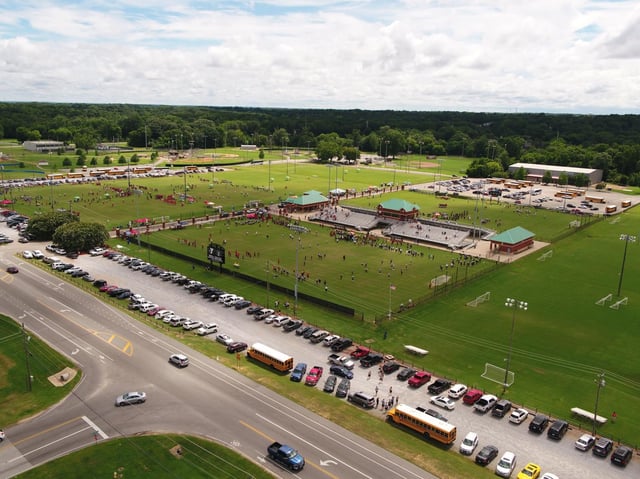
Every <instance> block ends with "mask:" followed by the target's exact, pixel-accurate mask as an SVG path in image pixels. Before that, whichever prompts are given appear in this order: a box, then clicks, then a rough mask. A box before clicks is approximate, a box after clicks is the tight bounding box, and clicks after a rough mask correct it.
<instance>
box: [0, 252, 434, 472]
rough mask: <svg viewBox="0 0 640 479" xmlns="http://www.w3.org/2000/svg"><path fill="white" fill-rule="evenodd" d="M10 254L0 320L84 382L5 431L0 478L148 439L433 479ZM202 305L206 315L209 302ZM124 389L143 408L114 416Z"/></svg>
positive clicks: (5, 256) (319, 467)
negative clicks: (272, 449) (196, 440)
mask: <svg viewBox="0 0 640 479" xmlns="http://www.w3.org/2000/svg"><path fill="white" fill-rule="evenodd" d="M10 246H11V248H4V247H3V249H2V250H0V265H1V267H2V270H4V269H5V268H6V266H8V265H9V264H17V265H18V266H19V267H20V273H19V274H18V275H11V276H9V275H4V274H2V275H1V279H2V281H3V282H4V283H3V285H2V289H1V290H0V308H1V310H2V312H3V313H4V314H7V315H10V316H12V317H14V318H17V319H18V320H19V321H21V322H24V323H25V325H26V327H27V328H28V329H29V330H31V331H33V332H34V333H35V334H38V336H40V337H42V338H44V339H45V340H46V341H47V342H49V343H50V344H52V345H53V346H54V347H55V348H56V349H58V350H59V351H61V352H62V353H64V354H67V355H69V356H70V357H72V358H73V359H74V360H75V361H76V362H77V363H78V365H79V366H80V367H81V368H82V369H83V371H84V379H83V381H82V382H81V383H80V384H79V385H78V387H77V388H76V389H75V390H74V392H73V394H71V395H70V396H69V397H68V398H67V399H65V400H64V401H62V402H61V403H59V404H57V405H56V406H54V407H52V408H51V409H49V410H47V411H45V412H44V413H43V414H40V415H38V416H36V417H34V418H32V419H30V420H28V421H24V422H22V423H20V424H17V425H14V426H11V427H9V428H6V429H5V432H6V434H7V439H6V440H5V441H4V442H3V443H2V444H0V477H2V478H5V477H12V476H13V475H15V474H17V473H19V472H21V471H24V470H26V469H29V468H31V467H34V466H36V465H38V464H41V463H43V462H46V461H48V460H51V459H53V458H55V457H58V456H61V455H64V454H67V453H69V452H71V451H74V450H77V449H79V448H83V447H87V446H90V445H91V444H93V443H95V442H99V441H102V440H104V439H107V438H111V437H119V436H129V435H134V434H138V433H141V432H145V431H170V432H175V433H189V434H198V435H202V436H206V437H209V438H211V439H214V440H216V441H219V442H221V443H223V444H226V445H228V446H229V447H232V448H233V449H235V450H237V451H238V452H239V453H241V454H243V455H245V456H246V457H248V458H250V459H252V460H254V461H256V462H259V463H262V464H264V466H265V467H267V468H268V469H270V470H271V471H272V472H274V473H275V474H276V475H278V476H280V477H282V476H284V475H288V474H289V473H288V472H287V471H283V470H282V469H280V468H279V467H278V466H276V465H275V464H273V463H271V462H269V461H268V460H266V459H265V452H266V446H267V445H268V444H269V443H270V442H271V441H273V440H278V441H281V442H287V443H290V444H292V445H294V446H295V447H297V448H299V449H300V451H301V453H302V454H303V455H304V456H305V459H306V461H307V467H306V468H305V470H304V471H303V472H302V473H301V474H299V476H300V477H306V478H326V477H330V478H376V477H380V475H381V474H383V475H384V476H386V477H389V478H428V477H433V476H430V475H428V474H426V473H425V472H424V471H422V470H421V469H418V468H417V467H415V466H414V465H413V464H411V463H408V462H406V461H404V460H402V459H399V458H398V457H396V456H394V455H392V454H389V453H388V452H387V451H385V450H383V449H381V448H379V447H377V446H375V445H374V444H372V443H369V442H367V441H364V440H363V439H361V438H359V437H358V436H356V435H354V434H352V433H350V432H349V431H346V430H344V429H342V428H340V427H339V426H336V425H335V424H333V423H330V422H328V421H326V420H324V419H323V418H321V417H319V416H317V415H315V414H312V413H310V412H309V411H307V410H306V409H304V408H302V407H300V406H298V405H297V404H294V403H292V402H290V401H287V400H286V399H283V398H281V397H280V396H278V395H277V394H274V393H273V392H271V391H269V390H267V389H265V388H262V387H261V386H259V385H258V384H256V383H254V382H252V381H250V380H248V379H246V378H245V377H244V376H242V375H240V374H238V373H236V372H234V371H233V370H230V369H228V368H226V367H224V366H222V365H220V364H219V363H218V362H216V361H215V360H211V359H209V358H207V357H204V356H202V355H200V354H198V353H197V352H195V351H192V350H189V348H185V347H184V346H183V345H181V344H179V343H177V342H175V341H172V340H171V339H168V338H166V337H165V336H163V335H160V334H158V333H157V332H156V331H155V330H153V329H151V328H148V327H146V326H145V325H144V324H140V323H139V322H138V321H136V320H134V319H132V318H130V317H129V316H127V315H125V314H123V313H121V312H119V311H118V310H115V309H112V308H110V307H107V306H105V305H104V304H103V303H101V302H100V301H99V300H98V299H96V298H94V297H92V296H91V295H88V294H85V293H83V292H82V291H80V290H78V289H77V288H75V287H74V286H72V285H69V284H66V283H64V282H62V281H60V280H59V279H58V278H56V277H53V276H51V275H49V274H48V273H47V272H44V271H42V270H40V269H39V268H37V267H36V266H33V265H29V264H28V262H26V261H22V260H20V259H19V258H16V257H14V256H11V254H10V252H11V250H14V251H16V250H21V249H22V248H21V247H20V245H18V244H17V243H14V244H13V245H10ZM31 247H32V248H33V247H34V246H33V245H31ZM85 261H86V262H91V263H92V264H91V266H92V267H93V268H92V269H95V270H97V269H98V268H97V265H99V264H102V265H105V266H106V265H108V264H109V262H108V260H106V259H102V258H94V259H92V258H86V257H83V258H81V259H80V261H78V263H84V262H85ZM109 266H112V265H109ZM113 266H115V265H113ZM119 268H121V267H119ZM116 271H118V273H119V275H120V276H121V275H122V273H125V274H126V276H128V279H130V280H131V281H132V282H134V281H135V284H140V285H142V284H145V285H146V286H148V287H149V288H151V289H152V290H154V291H155V292H156V294H160V295H162V296H163V297H164V294H162V289H158V288H166V290H167V292H169V291H171V292H172V293H175V294H176V295H178V294H185V293H183V292H182V291H178V289H177V288H175V287H174V286H169V285H166V286H164V285H161V284H160V283H159V282H155V281H152V280H151V279H149V280H147V278H148V277H146V276H143V277H144V278H145V281H144V282H141V281H140V279H141V278H142V277H141V276H139V275H138V274H137V273H133V272H131V271H130V270H125V269H123V268H121V269H119V270H114V274H115V273H116ZM134 275H136V276H134ZM167 299H169V298H167ZM190 299H191V300H193V297H191V298H190ZM192 302H193V301H192ZM207 306H208V308H211V309H212V308H213V307H214V306H217V305H207ZM243 319H246V318H243ZM241 329H244V328H236V329H232V328H230V332H231V333H232V334H240V332H241ZM177 351H181V352H184V353H186V354H188V355H189V357H190V359H191V364H190V366H189V367H188V368H185V369H181V370H180V369H177V368H175V367H173V366H171V365H170V364H168V362H167V359H168V356H169V354H171V353H172V352H177ZM41 381H46V378H34V385H35V386H36V387H37V383H38V382H41ZM128 390H143V391H145V392H146V393H147V395H148V397H149V399H148V401H147V402H146V403H144V404H141V405H135V406H128V407H122V408H116V407H115V406H114V400H115V397H116V396H117V395H119V394H121V393H123V392H125V391H128Z"/></svg>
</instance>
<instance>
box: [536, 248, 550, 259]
mask: <svg viewBox="0 0 640 479" xmlns="http://www.w3.org/2000/svg"><path fill="white" fill-rule="evenodd" d="M549 258H553V250H549V251H547V252H546V253H544V254H542V255H540V256H539V257H538V261H546V260H548V259H549Z"/></svg>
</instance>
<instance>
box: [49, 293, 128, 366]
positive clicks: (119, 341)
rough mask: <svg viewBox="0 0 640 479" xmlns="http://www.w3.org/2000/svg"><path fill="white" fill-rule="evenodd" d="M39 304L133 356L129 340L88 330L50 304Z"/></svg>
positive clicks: (107, 333) (108, 333)
mask: <svg viewBox="0 0 640 479" xmlns="http://www.w3.org/2000/svg"><path fill="white" fill-rule="evenodd" d="M38 303H40V304H41V305H42V306H44V307H45V308H47V309H48V310H50V311H52V312H53V313H55V314H57V315H59V316H61V317H63V318H64V319H66V320H67V321H69V322H71V323H73V324H75V325H76V326H78V327H79V328H80V329H84V330H85V331H87V332H88V333H91V334H93V335H94V336H95V337H97V338H99V339H101V340H102V341H104V342H105V343H107V344H108V345H110V346H112V347H113V348H115V349H117V350H118V351H120V352H122V353H124V354H126V355H127V356H133V343H132V342H131V341H129V340H128V339H126V338H124V337H122V336H120V335H118V334H113V333H110V332H106V331H95V330H93V329H91V328H87V327H85V326H83V325H82V324H80V323H78V322H77V321H74V320H73V319H71V318H69V317H67V316H65V315H64V314H61V313H60V312H58V311H56V310H55V309H53V308H52V307H50V306H49V305H48V304H45V303H43V302H42V301H38Z"/></svg>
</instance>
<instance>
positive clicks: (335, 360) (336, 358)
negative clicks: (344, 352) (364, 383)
mask: <svg viewBox="0 0 640 479" xmlns="http://www.w3.org/2000/svg"><path fill="white" fill-rule="evenodd" d="M328 361H329V362H330V363H331V364H337V365H338V366H343V367H345V368H347V369H353V367H354V366H355V364H356V363H355V362H354V361H353V359H351V358H350V357H349V356H341V355H339V354H330V355H329V358H328Z"/></svg>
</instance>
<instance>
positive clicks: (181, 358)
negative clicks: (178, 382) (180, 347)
mask: <svg viewBox="0 0 640 479" xmlns="http://www.w3.org/2000/svg"><path fill="white" fill-rule="evenodd" d="M169 362H170V363H171V364H174V365H176V366H178V367H179V368H186V367H187V366H189V358H188V357H186V356H185V355H184V354H172V355H171V356H169Z"/></svg>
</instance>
